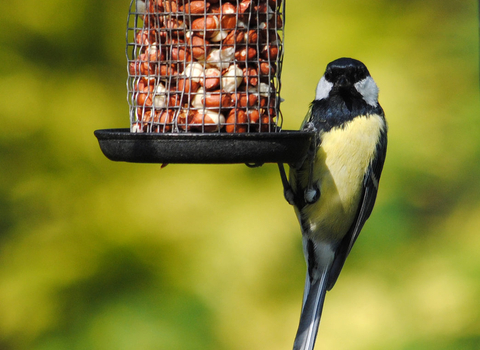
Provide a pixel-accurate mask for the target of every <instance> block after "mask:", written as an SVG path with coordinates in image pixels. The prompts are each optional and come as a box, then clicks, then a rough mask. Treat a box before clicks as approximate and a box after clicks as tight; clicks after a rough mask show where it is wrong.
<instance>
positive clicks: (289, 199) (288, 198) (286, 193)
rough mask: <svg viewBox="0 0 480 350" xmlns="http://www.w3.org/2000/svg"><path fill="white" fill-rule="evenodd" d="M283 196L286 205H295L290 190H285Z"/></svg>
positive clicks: (293, 196)
mask: <svg viewBox="0 0 480 350" xmlns="http://www.w3.org/2000/svg"><path fill="white" fill-rule="evenodd" d="M283 196H284V197H285V199H286V201H287V202H288V204H290V205H295V194H294V193H293V191H292V189H291V188H286V189H285V190H284V191H283Z"/></svg>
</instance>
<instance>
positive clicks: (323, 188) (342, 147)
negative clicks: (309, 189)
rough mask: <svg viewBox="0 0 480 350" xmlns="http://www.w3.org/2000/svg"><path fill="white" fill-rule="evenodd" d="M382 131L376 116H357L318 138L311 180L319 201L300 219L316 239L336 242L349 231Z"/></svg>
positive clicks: (309, 206) (383, 126) (305, 211)
mask: <svg viewBox="0 0 480 350" xmlns="http://www.w3.org/2000/svg"><path fill="white" fill-rule="evenodd" d="M384 128H385V122H384V120H383V119H382V118H381V117H380V116H378V115H371V116H368V117H367V116H360V117H356V118H355V119H353V120H352V121H350V122H348V123H346V124H345V125H344V126H343V127H342V128H333V129H332V130H330V131H329V132H325V133H323V134H322V135H321V140H322V143H321V146H320V149H319V151H318V152H317V156H316V161H315V169H314V178H313V180H314V182H316V184H317V186H318V188H319V189H320V199H319V200H318V201H317V202H316V203H313V204H311V205H307V206H306V207H305V208H304V210H303V215H302V216H303V219H305V218H308V220H307V221H306V222H305V221H304V223H306V224H307V225H309V226H310V231H311V232H312V233H313V235H314V236H316V237H317V238H318V239H320V240H323V239H324V240H326V241H332V240H340V239H341V238H343V236H344V235H345V234H346V233H347V231H348V229H349V228H350V226H351V224H352V222H353V220H354V218H355V215H356V213H357V209H358V205H359V202H360V196H361V194H362V187H363V178H364V175H365V172H366V170H367V168H368V166H369V164H370V162H371V160H372V159H373V158H374V157H375V151H376V145H377V142H378V140H379V137H380V132H381V130H382V129H384ZM302 178H305V176H302ZM305 185H306V183H305V184H302V186H305Z"/></svg>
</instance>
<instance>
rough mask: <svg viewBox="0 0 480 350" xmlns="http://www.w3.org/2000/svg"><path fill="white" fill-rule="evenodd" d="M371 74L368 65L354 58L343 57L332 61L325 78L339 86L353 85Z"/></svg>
mask: <svg viewBox="0 0 480 350" xmlns="http://www.w3.org/2000/svg"><path fill="white" fill-rule="evenodd" d="M368 76H370V73H369V72H368V69H367V67H366V66H365V65H364V64H363V63H362V62H360V61H358V60H355V59H353V58H348V57H342V58H339V59H337V60H335V61H332V62H330V63H329V64H328V65H327V69H326V70H325V79H326V80H327V81H329V82H331V83H333V84H334V85H337V86H352V85H354V84H355V83H358V82H359V81H361V80H363V79H365V78H366V77H368Z"/></svg>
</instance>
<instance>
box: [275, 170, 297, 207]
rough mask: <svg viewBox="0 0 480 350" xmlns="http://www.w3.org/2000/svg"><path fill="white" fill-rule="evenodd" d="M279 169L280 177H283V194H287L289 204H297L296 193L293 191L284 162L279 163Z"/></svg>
mask: <svg viewBox="0 0 480 350" xmlns="http://www.w3.org/2000/svg"><path fill="white" fill-rule="evenodd" d="M278 170H280V177H281V178H282V184H283V195H284V196H285V199H286V200H287V202H288V204H290V205H295V200H294V198H295V194H294V193H293V190H292V186H290V183H289V182H288V179H287V174H286V173H285V167H284V166H283V163H278Z"/></svg>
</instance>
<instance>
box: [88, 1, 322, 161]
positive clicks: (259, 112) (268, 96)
mask: <svg viewBox="0 0 480 350" xmlns="http://www.w3.org/2000/svg"><path fill="white" fill-rule="evenodd" d="M284 20H285V0H131V2H130V8H129V13H128V20H127V33H126V34H127V35H126V39H127V45H126V55H127V60H128V78H127V100H128V105H129V115H130V127H129V128H125V129H104V130H96V131H95V136H96V137H97V138H98V141H99V144H100V148H101V149H102V152H103V153H104V154H105V155H106V156H107V158H109V159H111V160H115V161H127V162H137V163H192V164H198V163H204V164H212V163H215V164H222V163H223V164H225V163H248V164H256V165H258V164H263V163H293V162H296V161H298V159H300V158H301V157H302V156H303V155H304V154H305V152H306V150H307V149H308V147H309V144H310V142H311V140H312V139H313V134H312V133H311V132H306V131H291V130H290V131H289V130H282V128H281V126H282V122H283V118H282V113H281V111H280V104H281V102H282V98H281V97H280V90H281V87H282V83H281V72H282V64H283V51H284Z"/></svg>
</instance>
